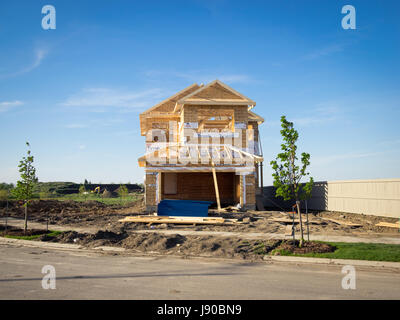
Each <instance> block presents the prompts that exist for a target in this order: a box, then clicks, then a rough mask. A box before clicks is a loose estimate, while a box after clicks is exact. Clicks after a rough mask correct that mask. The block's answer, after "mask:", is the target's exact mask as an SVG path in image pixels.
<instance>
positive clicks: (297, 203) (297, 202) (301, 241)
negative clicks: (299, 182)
mask: <svg viewBox="0 0 400 320" xmlns="http://www.w3.org/2000/svg"><path fill="white" fill-rule="evenodd" d="M296 206H297V213H298V214H299V225H300V244H299V246H300V248H301V247H302V246H303V243H304V234H303V219H302V218H301V211H300V201H299V200H296Z"/></svg>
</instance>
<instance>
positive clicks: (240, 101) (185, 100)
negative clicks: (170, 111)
mask: <svg viewBox="0 0 400 320" xmlns="http://www.w3.org/2000/svg"><path fill="white" fill-rule="evenodd" d="M177 103H178V104H179V105H191V104H214V105H251V106H255V105H256V103H255V102H254V101H253V100H251V99H249V98H247V97H246V96H244V95H243V94H241V93H239V92H237V91H236V90H235V89H233V88H231V87H230V86H228V85H227V84H225V83H223V82H221V81H219V80H214V81H212V82H210V83H209V84H207V85H206V86H204V87H201V88H199V89H197V90H195V91H193V92H192V93H190V94H188V95H186V96H184V97H182V98H181V99H179V100H178V101H177Z"/></svg>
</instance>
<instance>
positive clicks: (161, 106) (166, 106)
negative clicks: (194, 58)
mask: <svg viewBox="0 0 400 320" xmlns="http://www.w3.org/2000/svg"><path fill="white" fill-rule="evenodd" d="M202 86H203V84H201V85H198V84H197V83H193V84H192V85H191V86H189V87H187V88H185V89H183V90H181V91H179V92H178V93H175V94H174V95H172V96H170V97H169V98H167V99H165V100H163V101H161V102H160V103H157V104H156V105H155V106H153V107H151V108H150V109H148V110H146V111H144V112H142V113H141V114H145V113H150V112H173V110H174V108H175V104H176V102H177V101H178V100H179V99H182V98H183V97H185V96H187V95H189V94H191V93H192V92H194V91H197V90H198V89H201V87H202Z"/></svg>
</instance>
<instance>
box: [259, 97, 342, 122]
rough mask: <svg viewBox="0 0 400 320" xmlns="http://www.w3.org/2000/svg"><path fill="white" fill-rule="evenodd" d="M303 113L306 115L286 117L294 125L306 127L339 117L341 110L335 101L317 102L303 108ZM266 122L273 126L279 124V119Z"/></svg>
mask: <svg viewBox="0 0 400 320" xmlns="http://www.w3.org/2000/svg"><path fill="white" fill-rule="evenodd" d="M303 113H304V114H305V115H306V116H301V117H292V116H287V117H286V119H287V120H288V121H290V122H293V124H294V127H296V126H300V127H307V126H310V125H320V124H325V123H328V122H332V121H336V120H338V119H341V116H342V114H343V111H342V108H340V107H338V106H337V104H336V103H333V102H328V103H320V104H317V105H316V107H314V108H313V109H311V110H304V111H303ZM266 123H267V125H269V126H273V127H275V126H280V125H281V122H280V121H268V122H266Z"/></svg>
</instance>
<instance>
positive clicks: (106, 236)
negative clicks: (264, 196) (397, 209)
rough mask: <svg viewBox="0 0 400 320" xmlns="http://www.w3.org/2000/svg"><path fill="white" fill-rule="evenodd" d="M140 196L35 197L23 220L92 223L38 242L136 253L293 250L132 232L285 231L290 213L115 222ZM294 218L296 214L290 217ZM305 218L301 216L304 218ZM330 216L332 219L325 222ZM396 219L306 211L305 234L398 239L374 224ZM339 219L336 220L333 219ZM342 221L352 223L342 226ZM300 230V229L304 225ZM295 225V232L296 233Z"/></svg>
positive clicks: (137, 209)
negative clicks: (223, 221) (108, 199)
mask: <svg viewBox="0 0 400 320" xmlns="http://www.w3.org/2000/svg"><path fill="white" fill-rule="evenodd" d="M143 214H144V204H143V200H140V201H138V202H136V203H132V204H131V205H130V206H127V207H123V206H115V205H114V206H109V205H105V204H103V203H101V202H97V201H87V202H75V201H57V200H37V201H33V202H32V203H31V204H30V206H29V221H34V222H41V223H46V222H47V221H48V223H49V224H56V225H63V226H68V227H71V229H73V228H74V227H95V228H96V229H97V230H98V231H97V232H96V233H94V234H89V233H78V232H76V231H69V232H64V233H62V234H61V235H58V236H54V237H48V236H46V235H42V236H41V237H40V238H39V239H38V240H41V241H52V242H61V243H76V244H80V245H83V246H85V247H98V246H118V247H123V248H125V249H128V250H132V251H134V252H135V251H136V252H147V253H161V254H173V255H177V254H178V255H183V256H205V257H227V258H240V259H247V260H257V259H261V258H262V257H263V256H264V255H265V254H267V253H270V252H271V251H272V250H274V249H287V250H291V248H294V246H293V245H292V243H291V241H290V240H262V239H258V240H256V239H254V240H249V239H242V238H240V237H219V236H214V235H199V236H194V235H188V236H183V235H179V234H168V235H167V234H161V233H157V232H152V233H134V232H132V231H135V230H149V229H153V230H154V231H156V230H158V229H160V230H161V229H171V231H174V230H176V231H177V233H178V232H179V230H192V231H203V230H204V231H225V232H229V231H231V232H244V233H246V232H249V233H250V232H252V233H254V232H259V233H263V232H265V233H276V234H287V232H288V230H289V229H290V227H291V222H290V221H291V216H290V214H289V213H287V212H282V211H248V212H224V213H218V212H216V211H215V210H210V213H209V215H210V216H221V217H224V218H232V219H238V222H239V223H237V224H233V225H197V226H196V225H166V224H154V225H148V224H145V223H121V222H119V221H118V220H120V219H123V218H124V217H126V216H132V215H143ZM0 216H1V217H5V216H8V217H13V218H21V219H22V218H23V217H24V211H23V207H21V206H20V205H19V204H17V203H15V202H12V203H10V204H9V208H8V210H7V211H6V208H5V205H4V203H0ZM296 219H297V217H296ZM305 219H306V217H305V215H304V220H305ZM328 219H333V220H336V221H331V220H328ZM381 221H384V222H391V223H394V222H396V221H398V219H396V218H388V217H377V216H367V215H361V214H350V213H340V212H325V211H324V212H312V213H309V222H310V223H309V229H310V234H312V235H316V234H323V235H338V236H340V235H344V236H349V235H350V236H357V235H358V236H363V235H369V236H377V237H379V236H391V237H399V238H400V232H399V230H398V229H395V228H388V227H377V226H375V224H377V223H378V222H381ZM338 222H339V223H338ZM346 223H347V224H348V223H352V224H357V226H354V225H351V226H349V225H346ZM305 228H306V227H305ZM298 232H299V226H298V224H296V234H297V235H298V234H299V233H298ZM301 249H302V250H303V251H304V252H310V251H312V252H329V251H332V250H333V249H334V248H332V247H331V246H329V245H324V244H318V243H316V242H309V243H308V244H307V245H306V246H304V247H303V248H301Z"/></svg>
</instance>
